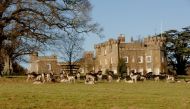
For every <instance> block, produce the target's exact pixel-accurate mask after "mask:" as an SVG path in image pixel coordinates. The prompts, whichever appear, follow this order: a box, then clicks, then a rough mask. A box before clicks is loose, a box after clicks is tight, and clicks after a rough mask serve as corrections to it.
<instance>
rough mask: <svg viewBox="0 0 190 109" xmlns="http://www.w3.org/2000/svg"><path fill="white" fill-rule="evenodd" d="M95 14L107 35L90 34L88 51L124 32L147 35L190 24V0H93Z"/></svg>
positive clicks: (133, 34) (93, 14) (134, 35)
mask: <svg viewBox="0 0 190 109" xmlns="http://www.w3.org/2000/svg"><path fill="white" fill-rule="evenodd" d="M90 1H91V4H92V6H93V9H92V12H91V17H92V20H93V21H94V22H97V23H99V24H100V26H101V27H102V28H103V29H104V31H103V34H104V36H105V37H104V38H99V37H97V36H95V35H91V34H90V35H89V36H87V37H86V40H85V43H84V49H85V51H93V50H94V44H98V43H102V42H104V41H106V40H108V39H110V38H114V39H117V37H118V36H119V35H120V34H124V35H125V38H126V42H129V41H130V39H131V37H133V38H134V39H138V38H139V37H140V38H144V37H147V36H149V35H155V34H159V33H161V31H162V32H163V31H167V30H170V29H178V30H180V29H181V28H183V27H187V26H190V0H90Z"/></svg>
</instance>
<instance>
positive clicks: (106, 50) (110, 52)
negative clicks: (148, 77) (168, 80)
mask: <svg viewBox="0 0 190 109" xmlns="http://www.w3.org/2000/svg"><path fill="white" fill-rule="evenodd" d="M164 42H165V38H163V37H148V38H144V41H133V42H129V43H126V42H125V36H123V35H120V36H119V37H118V39H117V40H114V39H109V40H108V41H106V42H104V43H100V44H97V45H95V50H96V53H95V57H96V59H95V63H96V64H95V70H96V71H98V70H101V71H103V72H105V71H106V70H111V71H113V72H114V73H115V74H117V73H118V72H117V65H118V62H119V61H118V60H119V59H120V58H123V59H124V60H125V63H126V67H127V73H129V72H130V71H131V70H133V71H135V72H141V73H142V74H145V73H147V72H153V73H154V74H160V73H161V72H162V73H163V72H167V61H166V57H165V55H164V51H163V50H164V48H163V44H164Z"/></svg>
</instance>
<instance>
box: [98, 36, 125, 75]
mask: <svg viewBox="0 0 190 109" xmlns="http://www.w3.org/2000/svg"><path fill="white" fill-rule="evenodd" d="M121 43H125V36H124V35H120V36H119V37H118V39H117V40H115V39H109V40H108V41H106V42H103V43H100V44H97V45H95V50H96V53H95V54H96V55H95V56H96V60H95V71H96V72H97V71H102V72H103V73H105V72H106V70H109V71H113V72H114V74H117V65H118V53H119V52H118V44H121Z"/></svg>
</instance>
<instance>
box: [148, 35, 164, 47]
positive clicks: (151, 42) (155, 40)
mask: <svg viewBox="0 0 190 109" xmlns="http://www.w3.org/2000/svg"><path fill="white" fill-rule="evenodd" d="M165 41H166V38H165V37H160V36H154V37H147V38H144V43H145V45H148V46H160V47H161V46H163V44H164V43H165Z"/></svg>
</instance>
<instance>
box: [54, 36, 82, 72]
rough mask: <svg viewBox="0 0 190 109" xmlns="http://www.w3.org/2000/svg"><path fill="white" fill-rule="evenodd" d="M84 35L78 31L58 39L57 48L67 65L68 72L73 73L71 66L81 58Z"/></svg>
mask: <svg viewBox="0 0 190 109" xmlns="http://www.w3.org/2000/svg"><path fill="white" fill-rule="evenodd" d="M83 42H84V37H82V36H79V34H78V33H72V34H68V36H66V37H62V40H58V42H57V44H58V46H57V48H58V52H59V53H60V55H61V58H62V59H63V60H64V61H65V62H66V63H67V64H68V65H69V70H70V74H73V67H74V66H75V65H77V62H78V61H79V59H81V58H82V53H83V48H82V45H83Z"/></svg>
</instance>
